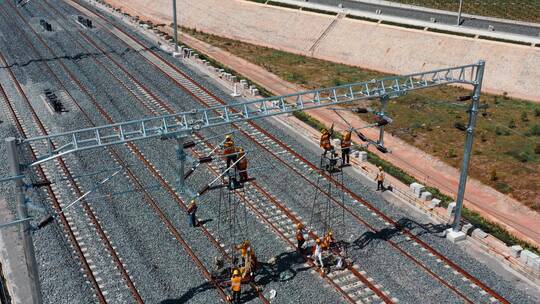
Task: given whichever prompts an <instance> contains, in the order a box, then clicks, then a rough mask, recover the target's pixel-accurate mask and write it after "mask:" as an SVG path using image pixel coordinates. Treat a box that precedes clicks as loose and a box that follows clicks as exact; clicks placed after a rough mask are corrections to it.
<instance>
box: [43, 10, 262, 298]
mask: <svg viewBox="0 0 540 304" xmlns="http://www.w3.org/2000/svg"><path fill="white" fill-rule="evenodd" d="M44 3H46V4H47V5H48V6H49V7H50V8H51V9H53V10H54V11H56V13H58V14H60V13H59V12H58V11H57V10H56V9H55V8H54V7H52V6H51V5H50V4H48V3H47V2H46V1H44ZM60 15H61V14H60ZM62 16H63V15H62ZM84 38H85V40H86V41H88V42H92V43H91V44H92V45H94V47H95V48H96V49H98V50H100V51H101V52H103V53H106V52H105V51H104V50H103V49H101V48H99V47H98V46H97V45H96V44H95V43H93V41H91V38H89V37H88V36H87V35H84ZM51 52H52V50H51ZM52 53H53V54H54V52H52ZM107 57H108V58H110V57H109V56H107ZM110 59H111V60H113V59H112V58H110ZM96 61H97V60H96ZM114 63H115V64H116V65H118V63H117V62H116V61H114ZM99 65H100V66H102V67H104V68H105V65H103V64H101V63H99ZM118 66H119V67H120V65H118ZM122 71H123V72H124V73H126V75H127V76H128V77H129V78H130V80H133V81H134V82H136V83H137V84H138V85H139V86H140V87H141V88H144V89H145V92H147V93H149V94H150V95H151V96H152V97H153V98H155V99H156V100H158V97H157V96H156V95H155V94H154V93H153V92H151V91H149V90H148V89H147V88H146V87H145V86H144V85H143V84H142V83H141V82H139V81H138V80H136V79H135V78H134V77H133V76H132V75H131V73H129V72H128V71H127V70H126V69H123V68H122ZM107 72H108V73H110V74H111V75H112V76H114V75H113V73H112V72H111V71H110V70H108V69H107ZM114 78H115V79H116V80H117V81H118V82H119V83H121V84H122V86H123V87H124V88H125V89H126V90H127V91H128V92H129V93H130V94H131V95H132V96H133V97H134V98H136V99H137V100H138V101H139V102H140V103H141V104H142V105H143V106H144V107H145V108H146V110H147V111H151V112H154V113H157V111H155V110H154V109H152V108H151V107H150V106H148V105H147V104H146V103H145V102H144V101H142V100H141V99H140V98H139V96H137V95H136V94H134V93H133V92H131V91H130V90H129V89H128V88H127V86H126V85H125V84H123V83H122V82H121V80H120V79H118V78H117V77H116V76H114ZM79 86H81V88H82V89H84V90H85V92H86V89H85V88H84V87H82V84H80V85H79ZM89 96H90V97H91V99H92V100H93V101H94V106H96V107H98V110H99V111H100V113H102V115H104V117H105V118H106V119H107V121H109V122H112V121H113V120H112V117H110V116H109V115H108V114H107V113H106V111H105V110H104V109H103V108H102V107H101V106H100V105H99V103H97V101H96V100H95V99H94V97H93V96H91V95H89ZM165 106H166V105H164V107H165ZM79 110H80V111H81V112H82V113H83V114H84V115H85V117H86V118H87V119H88V121H89V122H90V123H92V122H91V120H90V118H89V116H88V115H87V113H86V112H85V111H84V110H83V109H82V108H80V107H79ZM105 114H107V115H105ZM127 145H128V148H129V149H130V150H131V151H132V153H134V154H135V155H136V156H137V157H138V158H139V160H140V161H141V162H142V163H143V164H144V165H145V166H146V167H147V169H148V170H149V171H150V172H151V173H152V175H154V177H155V178H156V179H158V181H159V182H160V183H161V184H162V186H164V187H165V188H166V189H167V191H168V192H169V193H171V194H174V198H175V199H177V202H178V203H179V204H180V205H181V207H182V208H183V209H184V210H185V211H187V206H186V205H185V204H184V203H183V201H182V200H181V198H180V197H178V195H177V194H176V192H175V191H174V189H172V187H170V185H169V184H168V183H167V182H166V181H165V180H164V179H163V177H161V175H160V174H159V172H157V170H155V168H154V166H153V165H152V164H151V163H150V162H149V161H148V160H147V159H146V158H145V157H144V155H143V154H142V152H141V151H140V150H139V149H138V148H137V146H136V145H134V144H133V143H127ZM110 152H111V154H112V155H113V157H114V158H115V160H116V161H117V162H118V163H119V164H120V165H121V166H122V167H125V168H126V171H127V173H128V175H130V177H131V178H132V179H133V180H134V181H135V183H136V185H135V186H136V187H137V188H138V192H142V193H143V195H144V196H145V199H146V200H147V202H148V203H149V204H150V205H151V207H152V208H153V209H154V210H155V212H156V213H157V214H158V216H159V217H160V218H161V219H162V220H163V221H164V222H165V224H166V226H167V227H168V228H169V230H170V229H176V228H175V227H174V226H173V225H172V223H171V222H170V221H169V220H168V218H167V217H166V216H165V214H164V213H163V212H162V211H161V209H159V207H158V206H157V204H156V203H155V201H154V200H153V198H152V196H151V195H150V194H149V193H148V191H147V190H146V189H145V188H144V187H143V186H142V183H141V182H140V180H139V178H138V177H137V176H136V175H135V174H134V173H133V171H132V170H131V169H130V168H129V167H128V166H127V165H126V164H125V161H124V160H123V159H122V158H121V157H120V155H118V153H117V152H116V151H114V149H110ZM149 199H150V200H151V201H150V200H149ZM156 208H157V209H156ZM203 228H204V227H203ZM203 232H204V233H205V235H206V236H207V238H208V239H209V240H210V241H211V242H212V244H213V245H214V246H215V247H216V248H218V249H219V250H220V251H221V252H222V254H224V255H226V252H225V251H224V250H223V248H221V246H220V244H219V242H218V241H217V240H216V239H215V238H214V237H213V236H212V234H210V232H209V231H208V230H207V229H206V228H204V229H203ZM171 233H172V234H173V235H174V236H175V238H176V239H177V240H178V241H179V242H180V243H181V244H182V246H183V247H184V248H185V246H188V247H189V245H188V244H187V242H185V240H183V239H182V238H181V236H180V234H179V233H178V231H176V232H171ZM185 249H186V250H187V251H188V254H189V255H190V256H191V257H192V258H195V259H194V260H195V262H196V264H197V266H198V267H199V268H200V269H201V271H202V272H203V274H204V276H205V278H206V279H207V280H208V281H209V282H211V283H212V284H213V285H214V286H215V287H216V288H217V289H218V291H220V294H221V295H222V298H224V299H225V300H226V301H227V297H226V294H225V293H224V291H223V289H222V288H221V287H220V286H219V284H217V282H216V281H215V279H214V278H213V277H212V275H211V274H210V273H209V271H208V270H207V269H206V267H205V266H204V264H202V262H201V261H200V260H199V259H198V258H197V257H196V255H195V253H194V252H193V251H192V250H191V249H190V248H185ZM256 292H257V294H258V296H259V298H260V299H261V301H262V302H263V303H269V301H268V300H267V299H266V298H265V297H264V295H263V294H262V293H261V292H260V291H259V290H258V289H256ZM223 295H224V296H225V297H223Z"/></svg>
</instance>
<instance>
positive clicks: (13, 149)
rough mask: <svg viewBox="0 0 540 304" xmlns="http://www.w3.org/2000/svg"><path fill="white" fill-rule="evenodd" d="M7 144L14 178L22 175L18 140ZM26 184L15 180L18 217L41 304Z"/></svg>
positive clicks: (33, 286) (35, 297)
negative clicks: (25, 193)
mask: <svg viewBox="0 0 540 304" xmlns="http://www.w3.org/2000/svg"><path fill="white" fill-rule="evenodd" d="M6 144H7V157H8V161H9V168H10V172H11V174H12V175H13V176H18V175H20V174H21V171H22V170H21V163H20V161H19V155H20V153H19V151H18V150H19V147H18V145H17V139H16V138H14V137H9V138H6ZM24 191H25V190H24V182H23V180H22V179H21V178H17V179H15V197H16V200H17V217H18V220H20V221H22V222H21V223H20V225H21V227H20V229H21V235H22V241H23V250H24V256H25V260H26V267H27V270H28V278H29V280H30V291H31V293H32V298H33V301H34V303H36V304H41V303H42V302H43V301H42V298H41V286H40V284H39V273H38V267H37V262H36V255H35V253H34V243H33V242H32V226H31V225H30V221H27V220H26V219H27V218H28V208H27V205H26V198H25V195H24ZM23 220H24V221H23Z"/></svg>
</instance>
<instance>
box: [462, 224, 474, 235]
mask: <svg viewBox="0 0 540 304" xmlns="http://www.w3.org/2000/svg"><path fill="white" fill-rule="evenodd" d="M473 229H474V226H473V225H472V224H465V225H463V227H461V231H462V232H463V233H465V234H466V235H471V233H472V230H473Z"/></svg>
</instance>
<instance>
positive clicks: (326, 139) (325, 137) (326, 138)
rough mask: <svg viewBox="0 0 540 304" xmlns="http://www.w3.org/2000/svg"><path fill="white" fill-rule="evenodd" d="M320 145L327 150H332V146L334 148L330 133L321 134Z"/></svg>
mask: <svg viewBox="0 0 540 304" xmlns="http://www.w3.org/2000/svg"><path fill="white" fill-rule="evenodd" d="M320 146H321V148H323V149H325V150H330V148H332V145H331V144H330V133H323V134H322V135H321V143H320Z"/></svg>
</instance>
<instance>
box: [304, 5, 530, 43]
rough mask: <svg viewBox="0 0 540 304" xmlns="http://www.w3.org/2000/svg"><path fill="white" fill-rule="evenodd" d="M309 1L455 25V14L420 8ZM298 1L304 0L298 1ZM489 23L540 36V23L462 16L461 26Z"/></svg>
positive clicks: (500, 29) (504, 29)
mask: <svg viewBox="0 0 540 304" xmlns="http://www.w3.org/2000/svg"><path fill="white" fill-rule="evenodd" d="M308 1H309V2H311V3H318V4H325V5H331V6H337V5H338V4H340V3H341V4H343V7H345V8H350V9H357V10H362V11H367V12H372V13H374V12H375V11H377V10H378V9H380V10H381V11H382V14H383V15H389V16H395V17H404V18H411V19H417V20H422V21H428V22H429V21H430V18H435V19H436V20H437V23H442V24H450V25H455V24H456V21H457V16H456V14H439V13H432V12H425V11H420V10H414V9H408V8H400V7H393V6H385V5H380V4H372V3H364V2H359V1H354V0H308ZM299 2H304V1H303V0H302V1H299ZM489 25H493V26H494V28H495V31H498V32H506V33H512V34H520V35H527V36H532V37H540V25H538V26H526V25H518V24H512V23H504V22H495V21H490V20H486V19H477V18H463V20H462V26H466V27H470V28H477V29H483V30H487V29H488V27H489Z"/></svg>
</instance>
